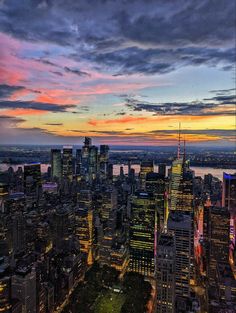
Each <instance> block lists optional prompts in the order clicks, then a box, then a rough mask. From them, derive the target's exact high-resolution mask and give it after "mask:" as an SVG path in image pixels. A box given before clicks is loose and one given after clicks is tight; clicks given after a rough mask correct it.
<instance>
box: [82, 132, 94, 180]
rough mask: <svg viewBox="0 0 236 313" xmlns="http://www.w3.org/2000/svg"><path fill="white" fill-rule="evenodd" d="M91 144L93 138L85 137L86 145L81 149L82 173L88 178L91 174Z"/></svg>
mask: <svg viewBox="0 0 236 313" xmlns="http://www.w3.org/2000/svg"><path fill="white" fill-rule="evenodd" d="M91 145H92V140H91V138H88V137H85V139H84V145H83V147H82V150H81V174H82V175H84V176H85V177H87V179H88V174H89V149H90V147H91Z"/></svg>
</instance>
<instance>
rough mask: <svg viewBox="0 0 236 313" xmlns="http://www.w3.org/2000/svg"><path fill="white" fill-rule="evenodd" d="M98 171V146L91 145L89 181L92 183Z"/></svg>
mask: <svg viewBox="0 0 236 313" xmlns="http://www.w3.org/2000/svg"><path fill="white" fill-rule="evenodd" d="M97 172H98V148H97V147H95V146H91V147H90V148H89V182H90V183H92V182H93V181H94V180H95V179H96V177H97Z"/></svg>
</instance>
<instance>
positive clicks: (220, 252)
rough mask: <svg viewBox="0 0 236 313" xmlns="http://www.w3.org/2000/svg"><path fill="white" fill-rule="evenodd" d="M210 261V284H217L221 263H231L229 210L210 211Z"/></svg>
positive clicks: (208, 265)
mask: <svg viewBox="0 0 236 313" xmlns="http://www.w3.org/2000/svg"><path fill="white" fill-rule="evenodd" d="M208 223H209V227H208V231H209V234H208V240H209V260H208V264H207V276H208V279H209V283H210V284H212V285H214V284H215V277H216V266H217V263H219V262H225V263H227V262H229V230H230V214H229V212H228V209H227V208H220V207H219V208H218V207H211V208H210V209H209V221H208Z"/></svg>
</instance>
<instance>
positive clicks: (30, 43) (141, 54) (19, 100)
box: [0, 0, 236, 147]
mask: <svg viewBox="0 0 236 313" xmlns="http://www.w3.org/2000/svg"><path fill="white" fill-rule="evenodd" d="M0 42H1V51H0V73H1V75H0V127H1V138H0V144H67V143H68V144H78V143H79V142H81V140H82V138H83V137H84V136H92V137H93V138H94V142H95V144H109V145H129V146H131V145H134V146H142V145H143V146H155V145H160V146H162V145H163V146H164V145H167V146H168V145H171V146H175V145H176V140H177V139H178V128H179V123H181V128H182V135H183V137H185V140H186V142H187V145H196V146H197V145H202V146H204V145H205V146H206V145H207V146H222V147H233V146H234V145H235V100H236V99H235V87H234V85H235V83H234V81H235V73H234V67H235V64H234V63H235V3H234V2H233V1H229V2H227V4H226V3H225V1H217V2H213V1H207V0H206V1H200V2H198V3H196V1H179V2H178V4H177V3H173V2H172V1H160V0H158V1H148V2H147V1H138V0H137V1H130V2H128V1H122V2H120V1H102V0H100V1H79V2H76V1H53V0H47V1H46V0H45V1H40V0H37V1H30V0H28V1H24V2H19V1H16V0H11V1H4V0H2V1H0Z"/></svg>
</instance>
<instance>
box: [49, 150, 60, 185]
mask: <svg viewBox="0 0 236 313" xmlns="http://www.w3.org/2000/svg"><path fill="white" fill-rule="evenodd" d="M61 172H62V160H61V150H60V149H52V150H51V176H52V179H58V180H60V179H61V177H62V173H61Z"/></svg>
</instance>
